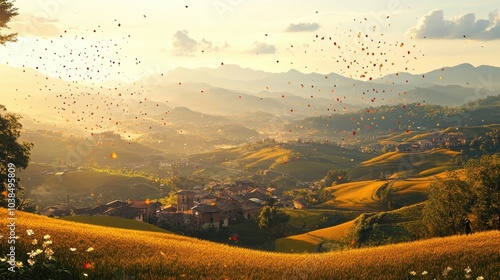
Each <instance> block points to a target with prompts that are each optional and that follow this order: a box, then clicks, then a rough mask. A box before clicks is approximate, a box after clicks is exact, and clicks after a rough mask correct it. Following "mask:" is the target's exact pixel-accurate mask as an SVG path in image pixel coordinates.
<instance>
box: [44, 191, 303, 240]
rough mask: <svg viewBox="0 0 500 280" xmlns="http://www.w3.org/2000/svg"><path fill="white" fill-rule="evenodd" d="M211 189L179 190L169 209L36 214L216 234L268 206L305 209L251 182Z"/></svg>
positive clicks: (123, 203)
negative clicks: (132, 222) (213, 231)
mask: <svg viewBox="0 0 500 280" xmlns="http://www.w3.org/2000/svg"><path fill="white" fill-rule="evenodd" d="M210 189H211V192H208V191H206V190H202V189H193V190H179V191H177V193H176V196H177V203H174V204H168V205H163V204H162V203H160V202H153V201H150V200H149V199H146V200H132V199H128V200H114V201H111V202H108V203H106V204H102V205H97V206H93V207H85V208H73V207H71V206H70V205H69V203H68V204H61V205H56V206H51V207H47V208H45V209H43V210H42V211H40V212H39V214H42V215H45V216H49V217H66V216H105V215H107V216H112V217H120V218H127V219H132V220H136V221H142V222H147V223H150V224H155V225H159V224H163V225H165V224H167V225H168V226H169V228H172V227H174V228H176V229H177V230H180V231H192V230H196V229H204V228H207V227H214V228H215V229H216V230H219V229H220V228H222V227H229V226H230V225H231V224H236V223H238V222H241V221H242V219H244V220H253V219H255V218H256V217H257V216H258V215H259V213H260V212H261V210H262V208H263V207H264V206H266V205H269V204H273V205H274V206H276V207H281V208H289V209H294V208H295V209H302V208H305V207H307V204H306V203H305V202H304V201H303V200H301V199H293V198H291V197H282V198H278V197H277V196H275V195H274V194H275V191H276V190H275V189H273V188H265V187H263V186H259V185H258V184H256V183H254V182H250V181H236V183H234V184H232V185H221V184H215V185H213V186H211V188H210Z"/></svg>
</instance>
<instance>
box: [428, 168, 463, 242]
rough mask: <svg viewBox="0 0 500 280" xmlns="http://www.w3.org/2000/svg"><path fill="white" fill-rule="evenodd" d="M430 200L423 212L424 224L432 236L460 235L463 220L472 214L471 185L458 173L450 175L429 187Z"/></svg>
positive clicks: (437, 180)
mask: <svg viewBox="0 0 500 280" xmlns="http://www.w3.org/2000/svg"><path fill="white" fill-rule="evenodd" d="M428 192H429V199H428V200H427V202H426V205H425V207H424V210H423V222H424V223H425V225H426V226H427V229H428V232H429V234H430V235H431V236H446V235H451V234H458V233H460V229H461V228H462V218H463V217H464V215H466V214H468V213H470V212H471V208H472V203H473V200H472V197H473V195H472V192H471V189H470V185H469V184H468V183H467V182H465V181H462V180H460V178H459V177H458V175H457V174H456V173H448V174H447V175H446V177H445V178H438V179H436V180H435V181H433V182H432V183H431V184H430V186H429V190H428Z"/></svg>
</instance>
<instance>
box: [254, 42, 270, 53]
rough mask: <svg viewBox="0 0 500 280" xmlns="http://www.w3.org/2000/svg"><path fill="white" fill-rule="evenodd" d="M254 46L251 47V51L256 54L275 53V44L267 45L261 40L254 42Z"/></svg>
mask: <svg viewBox="0 0 500 280" xmlns="http://www.w3.org/2000/svg"><path fill="white" fill-rule="evenodd" d="M254 45H255V48H253V49H252V50H251V51H249V52H251V53H257V54H274V53H276V46H274V45H269V44H266V43H263V42H255V43H254Z"/></svg>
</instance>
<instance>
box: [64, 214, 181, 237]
mask: <svg viewBox="0 0 500 280" xmlns="http://www.w3.org/2000/svg"><path fill="white" fill-rule="evenodd" d="M61 220H64V221H70V222H77V223H84V224H91V225H98V226H106V227H114V228H123V229H133V230H144V231H154V232H164V233H171V232H170V231H168V230H164V229H162V228H159V227H155V226H153V225H151V224H148V223H144V222H140V221H135V220H131V219H125V218H118V217H110V216H71V217H64V218H61Z"/></svg>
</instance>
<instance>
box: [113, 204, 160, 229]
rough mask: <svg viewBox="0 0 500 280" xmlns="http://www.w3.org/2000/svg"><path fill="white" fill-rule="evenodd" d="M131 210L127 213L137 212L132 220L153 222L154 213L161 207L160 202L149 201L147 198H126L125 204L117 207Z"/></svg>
mask: <svg viewBox="0 0 500 280" xmlns="http://www.w3.org/2000/svg"><path fill="white" fill-rule="evenodd" d="M126 208H129V209H131V210H129V211H127V212H128V213H139V214H138V215H137V216H135V217H134V220H137V221H141V222H148V223H154V222H155V219H156V213H157V212H159V211H160V209H161V203H160V202H150V201H149V199H146V200H130V199H129V200H127V205H125V206H123V207H120V208H118V209H126Z"/></svg>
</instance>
